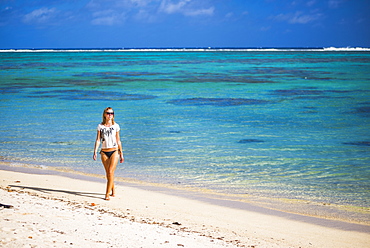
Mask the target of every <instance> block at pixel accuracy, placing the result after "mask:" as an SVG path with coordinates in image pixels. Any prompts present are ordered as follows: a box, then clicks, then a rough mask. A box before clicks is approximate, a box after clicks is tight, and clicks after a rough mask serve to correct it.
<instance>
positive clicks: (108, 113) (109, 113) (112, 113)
mask: <svg viewBox="0 0 370 248" xmlns="http://www.w3.org/2000/svg"><path fill="white" fill-rule="evenodd" d="M105 113H106V114H107V115H114V112H105Z"/></svg>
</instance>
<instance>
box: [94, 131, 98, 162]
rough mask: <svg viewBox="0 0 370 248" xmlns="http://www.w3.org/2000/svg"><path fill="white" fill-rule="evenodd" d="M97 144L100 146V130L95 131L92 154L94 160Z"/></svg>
mask: <svg viewBox="0 0 370 248" xmlns="http://www.w3.org/2000/svg"><path fill="white" fill-rule="evenodd" d="M99 146H100V132H99V131H97V133H96V140H95V146H94V155H93V159H94V160H96V156H97V153H98V149H99Z"/></svg>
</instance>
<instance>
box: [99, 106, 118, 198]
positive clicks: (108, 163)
mask: <svg viewBox="0 0 370 248" xmlns="http://www.w3.org/2000/svg"><path fill="white" fill-rule="evenodd" d="M119 130H120V127H119V125H118V124H117V123H115V122H114V111H113V109H112V108H111V107H108V108H106V109H104V112H103V122H102V123H101V124H99V125H98V128H97V134H96V141H95V148H94V156H93V159H94V160H96V157H97V152H98V149H99V146H100V143H102V146H101V151H100V155H101V161H102V163H103V165H104V169H105V173H106V175H107V190H106V192H105V198H104V199H105V200H107V201H109V200H110V196H115V189H114V171H115V170H116V167H117V163H118V157H119V158H120V162H121V163H123V161H124V158H123V153H122V144H121V140H120V137H119Z"/></svg>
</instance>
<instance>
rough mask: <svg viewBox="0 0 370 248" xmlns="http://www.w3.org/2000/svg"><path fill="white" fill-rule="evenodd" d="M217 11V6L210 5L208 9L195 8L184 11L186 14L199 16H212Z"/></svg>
mask: <svg viewBox="0 0 370 248" xmlns="http://www.w3.org/2000/svg"><path fill="white" fill-rule="evenodd" d="M214 11H215V8H214V7H210V8H208V9H195V10H192V9H190V10H186V11H185V12H184V15H187V16H199V15H208V16H211V15H213V13H214Z"/></svg>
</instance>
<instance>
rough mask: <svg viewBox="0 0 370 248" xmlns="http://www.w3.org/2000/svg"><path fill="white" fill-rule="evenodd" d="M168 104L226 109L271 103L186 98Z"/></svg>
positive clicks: (247, 100) (242, 99)
mask: <svg viewBox="0 0 370 248" xmlns="http://www.w3.org/2000/svg"><path fill="white" fill-rule="evenodd" d="M168 103H172V104H175V105H181V106H202V105H211V106H220V107H226V106H239V105H254V104H265V103H269V101H265V100H258V99H245V98H186V99H175V100H171V101H168Z"/></svg>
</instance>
